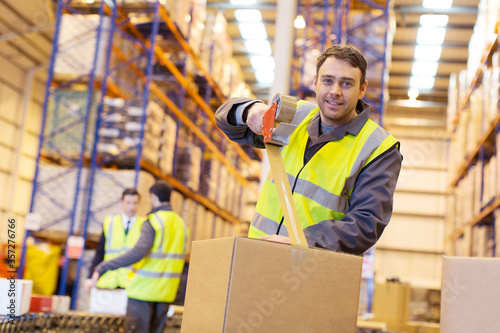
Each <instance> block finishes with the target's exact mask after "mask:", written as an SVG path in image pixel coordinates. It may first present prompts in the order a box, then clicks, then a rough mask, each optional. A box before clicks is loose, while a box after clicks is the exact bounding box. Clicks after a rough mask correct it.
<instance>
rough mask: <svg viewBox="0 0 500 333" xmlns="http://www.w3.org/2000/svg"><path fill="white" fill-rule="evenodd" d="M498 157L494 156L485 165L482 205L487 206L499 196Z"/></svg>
mask: <svg viewBox="0 0 500 333" xmlns="http://www.w3.org/2000/svg"><path fill="white" fill-rule="evenodd" d="M497 160H498V159H497V156H495V155H493V156H492V157H491V158H490V159H489V160H488V161H486V162H485V164H484V173H483V176H484V181H483V200H482V205H483V206H486V205H487V204H489V203H490V202H492V201H493V200H494V199H495V198H496V195H497V193H498V192H497V188H496V184H497V177H498V176H499V175H498V174H497Z"/></svg>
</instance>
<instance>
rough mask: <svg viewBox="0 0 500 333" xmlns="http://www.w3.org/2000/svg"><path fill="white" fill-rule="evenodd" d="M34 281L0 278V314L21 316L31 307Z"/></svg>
mask: <svg viewBox="0 0 500 333" xmlns="http://www.w3.org/2000/svg"><path fill="white" fill-rule="evenodd" d="M32 290H33V281H31V280H21V279H4V278H0V295H2V296H1V297H0V316H11V317H12V316H16V317H17V316H20V315H23V314H25V313H28V310H29V308H30V300H31V291H32Z"/></svg>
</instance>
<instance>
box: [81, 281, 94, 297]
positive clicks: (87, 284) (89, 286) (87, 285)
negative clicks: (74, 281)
mask: <svg viewBox="0 0 500 333" xmlns="http://www.w3.org/2000/svg"><path fill="white" fill-rule="evenodd" d="M93 286H94V281H92V279H87V280H85V281H84V282H83V287H84V289H85V292H86V293H87V294H88V293H89V292H90V289H92V287H93Z"/></svg>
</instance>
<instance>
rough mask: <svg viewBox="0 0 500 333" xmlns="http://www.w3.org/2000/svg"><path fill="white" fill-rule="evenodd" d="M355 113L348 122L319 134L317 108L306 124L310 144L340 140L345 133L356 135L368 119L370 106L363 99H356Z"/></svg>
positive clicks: (318, 113) (319, 124)
mask: <svg viewBox="0 0 500 333" xmlns="http://www.w3.org/2000/svg"><path fill="white" fill-rule="evenodd" d="M356 113H357V116H356V117H355V118H354V119H352V120H351V121H349V122H348V123H345V124H344V125H342V126H339V127H337V128H335V129H334V130H332V131H330V132H328V133H324V134H321V118H320V111H319V110H318V112H317V113H316V114H315V115H314V116H313V118H312V119H311V122H310V123H309V125H308V126H307V133H308V134H309V138H310V139H311V142H312V144H314V145H315V144H318V143H322V142H328V141H337V140H341V139H342V138H343V137H344V136H345V135H346V134H351V135H354V136H356V135H358V134H359V132H360V131H361V129H362V128H363V126H365V124H366V122H367V121H368V119H370V106H369V105H368V103H366V102H364V101H363V100H358V103H357V104H356Z"/></svg>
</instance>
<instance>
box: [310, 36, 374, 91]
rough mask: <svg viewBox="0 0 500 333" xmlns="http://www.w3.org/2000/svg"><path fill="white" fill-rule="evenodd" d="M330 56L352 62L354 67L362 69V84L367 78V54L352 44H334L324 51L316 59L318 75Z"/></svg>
mask: <svg viewBox="0 0 500 333" xmlns="http://www.w3.org/2000/svg"><path fill="white" fill-rule="evenodd" d="M329 57H335V58H336V59H339V60H345V61H347V62H349V63H350V64H351V66H352V67H354V68H359V70H360V71H361V82H360V83H359V84H360V85H362V84H363V83H364V82H365V80H366V67H367V66H368V64H367V62H366V58H365V56H364V55H363V54H362V53H361V51H360V50H358V49H357V48H355V47H354V46H351V45H340V44H339V45H333V46H330V47H329V48H327V49H326V50H324V51H323V53H321V54H320V56H319V57H318V59H317V60H316V75H318V73H319V69H320V68H321V66H322V65H323V63H324V62H325V60H326V59H328V58H329Z"/></svg>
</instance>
